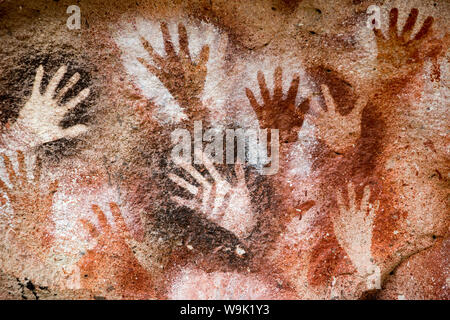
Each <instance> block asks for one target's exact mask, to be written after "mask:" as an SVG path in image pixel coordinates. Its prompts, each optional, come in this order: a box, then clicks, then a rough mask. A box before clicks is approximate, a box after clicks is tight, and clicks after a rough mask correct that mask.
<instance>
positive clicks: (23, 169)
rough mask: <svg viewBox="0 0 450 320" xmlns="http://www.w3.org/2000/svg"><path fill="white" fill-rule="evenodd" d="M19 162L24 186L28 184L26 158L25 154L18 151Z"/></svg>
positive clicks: (20, 178)
mask: <svg viewBox="0 0 450 320" xmlns="http://www.w3.org/2000/svg"><path fill="white" fill-rule="evenodd" d="M17 162H18V163H19V178H18V179H19V180H20V181H21V183H22V185H23V186H24V185H25V183H26V182H27V170H26V167H25V156H24V155H23V152H22V151H20V150H18V151H17Z"/></svg>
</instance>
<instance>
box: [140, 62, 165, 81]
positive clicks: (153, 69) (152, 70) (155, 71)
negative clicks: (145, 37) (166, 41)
mask: <svg viewBox="0 0 450 320" xmlns="http://www.w3.org/2000/svg"><path fill="white" fill-rule="evenodd" d="M137 60H138V61H139V62H140V63H141V64H142V65H143V66H144V67H145V68H146V69H147V70H148V71H150V73H153V74H154V75H155V76H157V77H158V78H160V76H161V70H160V69H158V68H156V67H155V66H152V65H151V64H150V63H148V62H147V61H145V60H144V59H143V58H137Z"/></svg>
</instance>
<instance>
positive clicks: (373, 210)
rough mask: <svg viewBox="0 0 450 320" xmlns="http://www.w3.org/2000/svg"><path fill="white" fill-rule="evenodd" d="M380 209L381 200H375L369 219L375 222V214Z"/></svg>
mask: <svg viewBox="0 0 450 320" xmlns="http://www.w3.org/2000/svg"><path fill="white" fill-rule="evenodd" d="M379 208H380V201H379V200H375V202H374V206H373V207H372V209H371V210H370V212H369V219H370V220H371V221H373V219H374V218H375V214H376V213H377V211H378V209H379Z"/></svg>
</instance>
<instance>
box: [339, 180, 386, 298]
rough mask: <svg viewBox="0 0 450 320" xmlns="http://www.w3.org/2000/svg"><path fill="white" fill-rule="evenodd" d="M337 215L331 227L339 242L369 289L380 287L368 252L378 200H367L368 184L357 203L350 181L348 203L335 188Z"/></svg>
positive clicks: (377, 270)
mask: <svg viewBox="0 0 450 320" xmlns="http://www.w3.org/2000/svg"><path fill="white" fill-rule="evenodd" d="M336 198H337V204H338V207H339V215H338V216H334V217H333V227H334V233H335V235H336V238H337V240H338V242H339V244H340V246H341V247H342V248H343V249H344V250H345V252H346V253H347V255H348V256H349V258H350V260H351V261H352V262H353V264H354V266H355V268H356V270H357V271H358V274H359V276H360V277H362V278H363V279H365V280H366V284H367V288H368V289H379V287H380V281H381V279H380V268H379V267H378V266H377V265H376V263H375V262H374V259H373V258H372V253H371V247H372V230H373V221H374V217H375V213H376V211H377V210H378V208H379V201H378V200H377V201H375V203H374V205H372V204H371V203H370V202H369V199H370V187H369V186H365V188H364V194H363V197H362V200H361V204H360V206H359V207H358V205H357V203H356V192H355V188H354V186H353V184H352V183H351V182H350V183H349V184H348V199H349V201H348V206H347V205H346V204H345V203H344V199H343V196H342V193H341V192H340V191H338V192H337V197H336Z"/></svg>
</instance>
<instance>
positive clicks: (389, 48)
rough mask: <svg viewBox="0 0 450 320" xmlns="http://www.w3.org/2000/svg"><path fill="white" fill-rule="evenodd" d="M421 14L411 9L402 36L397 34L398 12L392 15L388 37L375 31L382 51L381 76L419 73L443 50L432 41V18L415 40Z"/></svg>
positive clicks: (378, 30) (434, 40)
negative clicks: (427, 62) (425, 61)
mask: <svg viewBox="0 0 450 320" xmlns="http://www.w3.org/2000/svg"><path fill="white" fill-rule="evenodd" d="M418 15H419V10H417V9H416V8H413V9H411V12H410V14H409V16H408V18H407V20H406V23H405V25H404V27H403V29H402V32H401V34H399V33H398V30H397V20H398V9H397V8H393V9H392V10H391V11H390V13H389V30H388V34H387V36H385V35H384V34H383V33H382V31H381V30H380V29H374V33H375V36H376V41H377V47H378V56H377V59H378V62H379V66H380V68H381V70H380V71H381V73H382V74H386V75H395V74H399V73H401V72H403V70H405V68H406V70H407V71H409V72H413V73H415V72H417V71H419V69H420V68H421V67H422V65H423V61H424V59H425V58H426V57H434V56H437V55H438V54H439V53H440V51H441V50H442V44H441V43H440V41H438V40H437V39H432V38H431V35H432V32H431V27H432V25H433V22H434V19H433V17H431V16H429V17H427V18H426V19H425V21H424V23H423V25H422V27H421V28H420V30H419V31H418V32H417V33H416V35H415V36H414V37H411V36H412V32H413V29H414V25H415V24H416V21H417V17H418Z"/></svg>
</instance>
